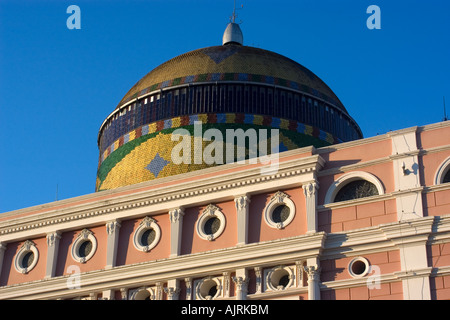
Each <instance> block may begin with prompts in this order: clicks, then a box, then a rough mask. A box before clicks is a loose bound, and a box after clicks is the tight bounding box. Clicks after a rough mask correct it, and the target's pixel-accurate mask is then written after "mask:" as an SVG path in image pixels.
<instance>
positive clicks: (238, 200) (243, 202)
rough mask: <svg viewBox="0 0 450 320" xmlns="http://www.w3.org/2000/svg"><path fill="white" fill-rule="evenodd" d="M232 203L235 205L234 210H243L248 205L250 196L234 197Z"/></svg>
mask: <svg viewBox="0 0 450 320" xmlns="http://www.w3.org/2000/svg"><path fill="white" fill-rule="evenodd" d="M234 203H235V204H236V209H237V210H238V211H239V210H244V209H245V208H246V207H247V206H248V204H249V203H250V196H248V195H246V194H244V195H239V196H235V197H234Z"/></svg>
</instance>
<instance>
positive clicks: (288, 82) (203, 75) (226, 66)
mask: <svg viewBox="0 0 450 320" xmlns="http://www.w3.org/2000/svg"><path fill="white" fill-rule="evenodd" d="M236 78H238V79H239V80H241V81H249V82H266V83H268V84H271V85H277V86H285V87H288V88H289V87H292V88H294V89H297V90H300V91H304V92H305V93H308V94H310V95H314V96H316V97H318V98H320V99H323V100H326V101H328V102H329V103H332V104H334V105H335V106H337V107H339V108H340V109H342V110H343V111H345V112H346V110H345V108H344V106H343V104H342V103H341V102H340V101H339V99H338V98H337V96H336V95H335V94H334V93H333V91H332V90H331V89H330V88H329V87H328V86H327V85H326V84H325V83H324V82H323V81H322V80H321V79H320V78H319V77H317V76H316V75H315V74H314V73H313V72H311V71H310V70H308V69H307V68H305V67H304V66H302V65H301V64H299V63H297V62H295V61H293V60H291V59H289V58H287V57H284V56H282V55H280V54H277V53H275V52H271V51H268V50H264V49H259V48H254V47H248V46H242V45H239V44H234V43H227V44H226V45H222V46H213V47H207V48H203V49H197V50H194V51H190V52H187V53H184V54H182V55H179V56H177V57H175V58H173V59H171V60H169V61H167V62H165V63H163V64H161V65H160V66H158V67H157V68H155V69H154V70H152V71H151V72H149V73H148V74H147V75H145V76H144V77H143V78H142V79H141V80H139V81H138V82H137V83H136V84H135V85H134V86H133V87H132V88H131V89H130V90H129V91H128V92H127V94H125V96H124V97H123V99H122V100H121V101H120V103H119V105H118V106H117V108H119V107H121V106H123V105H124V104H125V103H126V102H129V101H130V100H132V99H135V98H136V97H138V96H141V95H144V94H145V93H147V92H150V91H154V90H157V89H160V88H167V87H170V86H177V85H179V84H185V83H191V82H204V81H229V80H234V79H236Z"/></svg>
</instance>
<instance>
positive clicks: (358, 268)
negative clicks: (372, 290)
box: [352, 260, 366, 276]
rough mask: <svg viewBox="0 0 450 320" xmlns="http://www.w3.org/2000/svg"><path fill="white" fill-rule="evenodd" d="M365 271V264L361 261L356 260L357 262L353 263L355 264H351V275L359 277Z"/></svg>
mask: <svg viewBox="0 0 450 320" xmlns="http://www.w3.org/2000/svg"><path fill="white" fill-rule="evenodd" d="M365 271H366V264H365V263H364V262H363V261H361V260H358V261H355V262H354V263H353V264H352V272H353V274H355V275H357V276H360V275H362V274H363V273H364V272H365Z"/></svg>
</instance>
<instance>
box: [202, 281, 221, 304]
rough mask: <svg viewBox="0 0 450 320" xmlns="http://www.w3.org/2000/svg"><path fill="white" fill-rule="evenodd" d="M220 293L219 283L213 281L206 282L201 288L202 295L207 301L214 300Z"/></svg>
mask: <svg viewBox="0 0 450 320" xmlns="http://www.w3.org/2000/svg"><path fill="white" fill-rule="evenodd" d="M218 291H219V290H218V288H217V282H216V281H214V280H212V279H210V280H206V281H204V282H203V283H202V285H201V286H200V295H201V296H202V298H203V299H206V300H211V299H214V297H215V296H216V295H217V292H218Z"/></svg>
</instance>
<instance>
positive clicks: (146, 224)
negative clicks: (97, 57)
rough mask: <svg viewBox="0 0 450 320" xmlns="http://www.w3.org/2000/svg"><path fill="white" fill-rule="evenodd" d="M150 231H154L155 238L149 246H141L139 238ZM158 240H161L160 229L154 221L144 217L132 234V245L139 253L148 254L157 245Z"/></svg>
mask: <svg viewBox="0 0 450 320" xmlns="http://www.w3.org/2000/svg"><path fill="white" fill-rule="evenodd" d="M151 229H152V230H153V231H155V238H154V239H153V241H152V243H150V244H145V245H144V244H142V243H141V238H142V236H143V234H144V233H145V232H146V231H147V230H151ZM160 239H161V228H160V227H159V226H158V224H157V223H156V220H155V219H153V218H151V217H149V216H146V217H144V218H143V219H142V221H141V222H140V223H139V226H138V227H137V229H136V231H135V232H134V236H133V245H134V247H135V248H136V249H137V250H139V251H142V252H149V251H150V250H151V249H153V248H154V247H156V245H157V244H158V242H159V240H160Z"/></svg>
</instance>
